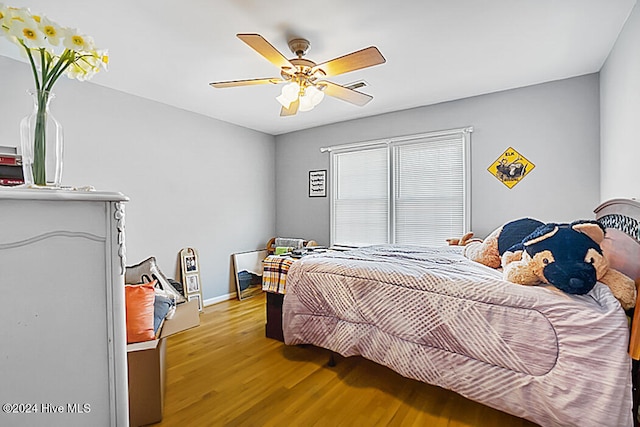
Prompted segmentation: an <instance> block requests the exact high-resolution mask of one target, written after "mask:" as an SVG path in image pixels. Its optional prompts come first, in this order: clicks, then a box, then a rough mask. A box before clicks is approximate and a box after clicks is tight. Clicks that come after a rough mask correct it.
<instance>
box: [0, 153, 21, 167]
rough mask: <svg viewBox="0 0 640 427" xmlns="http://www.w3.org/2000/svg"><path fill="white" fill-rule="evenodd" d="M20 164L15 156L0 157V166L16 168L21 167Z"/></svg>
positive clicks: (18, 158)
mask: <svg viewBox="0 0 640 427" xmlns="http://www.w3.org/2000/svg"><path fill="white" fill-rule="evenodd" d="M21 164H22V162H21V161H20V157H19V156H18V157H16V156H7V155H4V156H0V165H11V166H18V165H21Z"/></svg>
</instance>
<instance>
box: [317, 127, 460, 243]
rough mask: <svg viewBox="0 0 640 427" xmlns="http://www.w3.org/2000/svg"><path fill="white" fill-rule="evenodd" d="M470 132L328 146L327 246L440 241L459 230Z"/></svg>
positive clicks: (437, 133)
mask: <svg viewBox="0 0 640 427" xmlns="http://www.w3.org/2000/svg"><path fill="white" fill-rule="evenodd" d="M471 131H472V129H471V128H466V129H456V130H451V131H446V132H433V133H429V134H422V135H413V136H410V137H402V138H394V139H390V140H385V141H371V142H366V143H360V144H353V145H345V146H338V147H331V148H328V149H327V150H329V151H330V152H331V178H332V179H331V183H332V184H331V185H332V187H331V243H332V244H334V245H347V246H361V245H368V244H379V243H397V244H415V245H443V244H444V242H445V240H446V239H447V238H448V237H451V236H460V235H462V234H464V232H465V231H466V230H468V229H469V185H468V176H469V174H468V170H467V169H468V152H469V134H470V132H471Z"/></svg>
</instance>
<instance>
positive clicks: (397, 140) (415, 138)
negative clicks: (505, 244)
mask: <svg viewBox="0 0 640 427" xmlns="http://www.w3.org/2000/svg"><path fill="white" fill-rule="evenodd" d="M472 132H473V127H471V126H468V127H464V128H457V129H449V130H443V131H436V132H427V133H421V134H413V135H406V136H399V137H394V138H388V139H379V140H371V141H362V142H356V143H352V144H343V145H337V146H333V147H326V148H321V151H322V152H329V153H330V161H329V177H330V179H331V182H330V186H329V222H330V225H329V227H330V230H329V239H330V244H331V246H336V245H337V246H343V245H344V244H341V243H340V242H336V241H335V237H336V236H335V229H336V218H335V215H334V213H335V195H336V191H337V186H338V182H337V181H338V180H337V179H336V170H335V161H336V159H335V155H339V154H344V153H349V152H359V151H362V150H367V149H373V148H382V147H386V150H387V162H388V163H387V198H388V200H387V210H388V212H387V242H395V239H396V236H395V234H396V218H395V198H396V197H395V188H394V187H395V186H396V183H395V181H394V179H395V176H396V171H395V166H394V163H395V147H397V146H400V145H409V144H420V143H424V142H428V140H429V139H437V138H442V137H460V138H461V139H462V174H463V177H462V186H463V189H462V190H463V205H464V207H463V228H464V230H463V232H466V231H468V230H469V229H470V227H471V133H472ZM443 244H444V242H443Z"/></svg>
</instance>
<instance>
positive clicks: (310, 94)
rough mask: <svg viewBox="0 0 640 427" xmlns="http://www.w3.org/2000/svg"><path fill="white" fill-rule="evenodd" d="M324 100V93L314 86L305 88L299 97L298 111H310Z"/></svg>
mask: <svg viewBox="0 0 640 427" xmlns="http://www.w3.org/2000/svg"><path fill="white" fill-rule="evenodd" d="M323 99H324V92H323V91H321V90H319V89H318V88H317V87H315V86H307V87H306V88H305V90H304V95H302V96H301V97H300V107H299V108H298V110H300V111H310V110H313V108H314V107H315V106H316V105H318V104H320V103H321V102H322V100H323Z"/></svg>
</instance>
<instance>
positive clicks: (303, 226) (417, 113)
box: [276, 74, 600, 244]
mask: <svg viewBox="0 0 640 427" xmlns="http://www.w3.org/2000/svg"><path fill="white" fill-rule="evenodd" d="M325 102H327V101H325ZM336 102H337V101H336ZM373 102H375V99H374V101H373ZM321 107H323V106H321ZM324 107H325V108H328V107H329V106H328V105H325V106H324ZM354 108H355V107H354ZM364 108H366V107H364ZM465 126H473V128H474V132H473V134H472V137H471V157H472V159H471V162H472V171H471V176H472V202H471V210H472V214H471V215H472V217H471V227H472V230H473V231H474V232H475V233H476V235H478V236H482V237H484V236H486V234H488V233H489V232H491V231H492V230H493V229H495V228H496V227H498V226H499V225H501V224H503V223H504V222H507V221H509V220H512V219H515V218H519V217H523V216H531V217H535V218H538V219H540V220H542V221H572V220H575V219H580V218H593V208H594V207H595V206H596V205H597V204H598V202H599V195H600V188H599V186H600V183H599V172H598V171H599V168H600V164H599V150H600V148H599V133H600V129H599V81H598V75H597V74H591V75H586V76H581V77H576V78H572V79H567V80H561V81H556V82H550V83H544V84H540V85H535V86H530V87H525V88H520V89H514V90H509V91H504V92H499V93H494V94H489V95H482V96H477V97H473V98H467V99H462V100H458V101H452V102H447V103H442V104H438V105H432V106H426V107H421V108H415V109H411V110H406V111H400V112H395V113H389V114H384V115H380V116H376V117H369V118H365V119H359V120H353V121H348V122H342V123H337V124H333V125H328V126H322V127H318V128H314V129H309V130H304V131H299V132H294V133H290V134H285V135H280V136H277V137H276V171H277V172H276V188H277V195H276V199H277V208H276V209H277V214H276V234H277V235H279V236H288V237H304V238H308V239H315V240H318V241H319V242H320V243H321V244H328V243H329V199H328V198H309V197H308V195H307V194H308V191H307V186H308V172H309V171H310V170H313V169H329V154H327V153H320V150H319V149H320V147H323V146H330V145H336V144H344V143H350V142H356V141H367V140H373V139H380V138H385V137H393V136H399V135H408V134H415V133H422V132H429V131H436V130H443V129H450V128H459V127H465ZM509 146H512V147H513V148H515V149H516V150H517V151H518V152H520V154H522V155H523V156H525V157H526V158H527V159H528V160H529V161H531V162H533V163H534V164H535V166H536V167H535V169H533V171H531V172H530V173H529V174H528V175H527V176H526V177H525V178H524V180H522V181H521V182H520V183H518V184H517V185H516V186H515V187H514V188H513V189H508V188H507V187H506V186H505V185H503V184H502V183H501V182H500V181H498V180H497V179H496V178H495V177H494V176H493V175H491V174H490V173H489V172H488V171H487V168H488V167H489V166H490V165H491V164H492V162H493V161H495V160H496V159H497V158H498V156H500V154H502V153H503V152H504V150H506V149H507V148H508V147H509Z"/></svg>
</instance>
